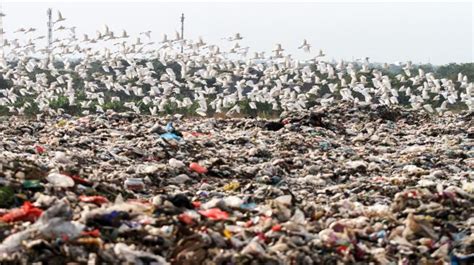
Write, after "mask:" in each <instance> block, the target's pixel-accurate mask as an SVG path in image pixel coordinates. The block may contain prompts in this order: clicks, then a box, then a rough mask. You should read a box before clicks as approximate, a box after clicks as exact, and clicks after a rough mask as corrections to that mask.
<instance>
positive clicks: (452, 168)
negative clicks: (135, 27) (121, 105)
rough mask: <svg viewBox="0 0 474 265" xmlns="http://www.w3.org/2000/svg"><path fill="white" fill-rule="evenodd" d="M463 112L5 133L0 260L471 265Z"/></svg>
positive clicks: (82, 123)
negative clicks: (441, 115) (440, 115)
mask: <svg viewBox="0 0 474 265" xmlns="http://www.w3.org/2000/svg"><path fill="white" fill-rule="evenodd" d="M473 128H474V126H473V119H472V113H471V114H469V113H460V114H456V115H448V116H443V117H438V116H430V115H427V114H424V113H421V112H416V111H407V110H403V109H397V108H388V107H381V106H379V107H367V108H354V107H352V106H350V105H345V104H339V105H337V106H332V107H315V108H313V109H310V110H308V111H304V112H299V113H283V114H282V115H281V117H280V118H279V119H275V120H264V119H259V118H238V119H237V118H231V119H215V118H199V119H192V118H190V119H183V118H181V117H178V116H169V117H161V118H159V117H151V116H138V115H135V114H133V113H114V112H107V113H105V114H100V115H90V116H85V117H67V116H63V117H57V118H42V119H36V120H27V119H22V118H18V117H11V118H8V119H5V120H4V121H2V122H1V125H0V139H1V141H0V208H1V210H0V242H1V243H0V258H1V262H2V263H3V262H17V263H33V262H45V263H48V264H65V263H68V262H76V263H84V264H85V263H87V264H102V263H123V262H128V263H136V264H335V263H356V264H357V263H358V264H368V263H370V262H372V263H375V264H443V263H446V262H451V263H453V264H472V263H474V254H473V253H474V170H473V169H474V140H473V139H474V129H473Z"/></svg>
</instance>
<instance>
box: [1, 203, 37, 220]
mask: <svg viewBox="0 0 474 265" xmlns="http://www.w3.org/2000/svg"><path fill="white" fill-rule="evenodd" d="M42 213H43V211H42V210H41V209H39V208H36V207H34V206H33V205H32V204H31V202H29V201H26V202H25V203H23V205H22V206H21V207H20V208H15V209H12V210H11V211H10V212H8V213H6V214H5V215H3V216H2V217H0V221H3V222H6V223H10V222H17V221H29V222H34V221H36V220H37V219H38V218H39V217H40V216H41V214H42Z"/></svg>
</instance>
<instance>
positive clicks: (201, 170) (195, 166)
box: [189, 162, 207, 174]
mask: <svg viewBox="0 0 474 265" xmlns="http://www.w3.org/2000/svg"><path fill="white" fill-rule="evenodd" d="M189 170H191V171H194V172H197V173H199V174H205V173H207V168H205V167H203V166H201V165H199V164H198V163H196V162H193V163H191V164H189Z"/></svg>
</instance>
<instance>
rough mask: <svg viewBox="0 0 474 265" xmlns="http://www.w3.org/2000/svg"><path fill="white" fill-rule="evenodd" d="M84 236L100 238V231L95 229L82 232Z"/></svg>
mask: <svg viewBox="0 0 474 265" xmlns="http://www.w3.org/2000/svg"><path fill="white" fill-rule="evenodd" d="M81 235H82V236H89V237H100V231H99V229H94V230H92V231H82V233H81Z"/></svg>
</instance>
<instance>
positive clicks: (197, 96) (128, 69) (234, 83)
mask: <svg viewBox="0 0 474 265" xmlns="http://www.w3.org/2000/svg"><path fill="white" fill-rule="evenodd" d="M0 15H2V16H4V14H0ZM65 21H67V19H66V18H65V17H63V16H62V14H61V13H60V12H58V14H57V19H56V20H55V21H54V32H55V35H62V36H63V37H61V38H57V39H54V40H53V41H52V45H51V46H50V47H48V46H46V45H45V47H42V48H40V47H39V45H37V43H36V42H38V41H39V40H42V39H43V40H42V42H46V40H45V38H46V37H45V36H41V35H39V36H37V35H35V34H37V30H36V29H34V28H20V29H17V30H15V31H14V32H13V35H14V36H16V37H17V38H15V39H11V40H7V39H5V40H4V43H3V51H4V54H3V59H2V60H1V62H0V72H1V73H2V77H3V80H5V81H4V82H7V83H8V84H11V86H10V87H7V88H3V89H0V106H5V107H8V109H9V111H10V112H11V113H12V114H20V115H21V114H23V113H24V112H25V109H27V108H29V107H31V105H32V104H33V102H34V103H35V104H36V105H37V107H38V108H39V110H40V111H41V113H45V114H48V115H60V114H62V113H63V112H64V109H61V108H56V109H55V108H53V107H51V106H50V103H51V102H52V101H53V100H57V99H58V98H59V97H67V99H68V102H69V105H70V106H80V109H81V112H82V113H83V114H84V115H87V114H89V113H94V112H103V111H104V104H106V103H107V102H116V101H121V103H122V104H123V106H124V107H126V108H127V109H130V110H131V111H134V112H137V113H140V112H141V111H142V112H143V110H144V109H146V110H148V111H149V113H150V114H152V115H158V114H160V113H162V112H164V111H165V109H166V106H167V105H169V104H173V106H175V108H176V109H187V108H191V107H192V106H195V107H194V108H195V112H196V113H197V114H199V115H202V116H206V115H208V113H210V110H212V113H226V114H227V115H233V114H235V113H239V112H240V111H241V107H242V103H245V104H248V107H250V108H251V109H257V107H258V103H264V104H269V105H268V106H272V109H273V110H296V111H297V110H301V109H305V108H307V107H308V106H309V105H310V104H309V103H310V102H311V101H312V102H313V103H314V104H321V105H329V104H333V103H335V102H338V101H341V100H342V101H348V102H353V104H355V105H361V106H362V105H371V104H385V105H397V104H399V99H400V96H399V94H400V95H401V94H403V95H404V96H405V97H408V98H409V106H408V107H409V108H413V109H421V110H425V111H427V112H431V113H440V114H441V113H444V112H446V111H448V110H449V106H451V105H459V104H465V106H467V108H468V109H470V110H474V97H473V96H474V95H473V91H474V85H473V83H472V82H469V80H468V78H467V76H465V75H463V74H462V73H459V75H458V79H457V80H450V79H445V78H439V79H438V78H437V77H435V76H434V74H433V73H425V72H424V71H423V70H421V69H418V70H416V68H415V66H414V65H412V64H411V63H410V62H408V63H406V64H405V65H404V66H403V70H404V71H403V73H402V74H399V75H397V76H396V79H397V82H396V83H397V84H401V85H397V87H395V86H394V85H393V84H394V83H395V82H394V81H395V80H391V79H390V78H389V76H388V75H386V74H384V71H383V70H382V69H378V68H374V67H371V63H369V61H368V58H367V59H365V61H364V60H361V61H360V62H344V61H340V62H329V61H327V60H326V59H325V56H326V55H325V54H324V52H323V51H322V50H319V51H318V52H317V53H316V55H315V56H311V59H310V60H306V61H300V60H296V59H293V58H292V56H291V55H290V54H285V53H284V51H285V50H284V49H283V47H282V45H281V44H276V45H275V48H274V49H273V50H272V55H271V56H269V57H266V56H265V53H264V52H255V53H253V54H252V55H248V53H249V47H242V46H241V45H240V43H239V41H240V40H242V39H243V37H242V36H241V34H239V33H237V34H235V35H234V36H232V37H229V38H225V39H226V40H227V41H228V42H229V46H231V47H230V49H225V51H224V49H223V48H221V47H219V46H217V45H212V44H208V43H206V42H205V41H204V40H203V39H202V38H199V39H198V40H197V41H193V40H189V39H183V38H181V36H180V34H179V33H176V34H175V36H174V37H172V38H171V37H169V36H167V35H166V34H165V35H163V38H162V40H161V41H160V42H158V43H155V42H153V41H151V34H152V32H151V31H145V32H142V33H140V35H139V36H138V37H136V38H131V37H130V36H129V34H128V33H127V32H126V31H125V30H123V31H122V32H121V33H119V34H117V33H116V32H114V31H112V30H111V29H110V28H109V27H108V26H105V27H104V29H103V30H100V31H97V33H96V34H95V36H89V35H87V34H84V35H83V37H82V38H78V37H76V27H68V26H66V24H65ZM61 32H62V33H61ZM18 34H20V35H24V36H21V37H20V36H17V35H18ZM181 46H183V47H184V51H183V52H181ZM298 48H299V49H301V50H303V51H304V52H306V53H308V54H311V45H310V44H309V43H308V42H307V41H306V40H304V41H303V43H302V44H301V46H299V47H298ZM157 61H159V62H160V63H161V64H162V65H163V66H164V69H165V70H164V71H158V69H155V68H156V64H153V62H157ZM58 62H61V64H60V65H61V66H60V67H59V66H58ZM94 64H96V65H97V64H99V65H100V66H99V67H100V68H102V69H100V70H95V71H93V66H94ZM173 64H174V65H179V66H180V70H179V71H174V70H173V69H172V67H171V65H173ZM383 67H388V64H384V66H383ZM175 70H176V67H175ZM79 82H82V84H81V86H78V84H79ZM78 87H80V89H79V88H78ZM323 88H326V89H323ZM79 90H83V91H79ZM80 92H81V93H82V95H84V94H85V98H84V97H83V98H78V94H79V93H80ZM21 97H29V98H32V99H33V100H32V101H24V102H23V101H19V99H21ZM137 98H138V99H139V100H138V101H137ZM131 99H134V100H131ZM18 102H22V104H21V105H19V104H18ZM429 102H437V104H436V106H432V105H430V103H429ZM146 112H147V111H146Z"/></svg>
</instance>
